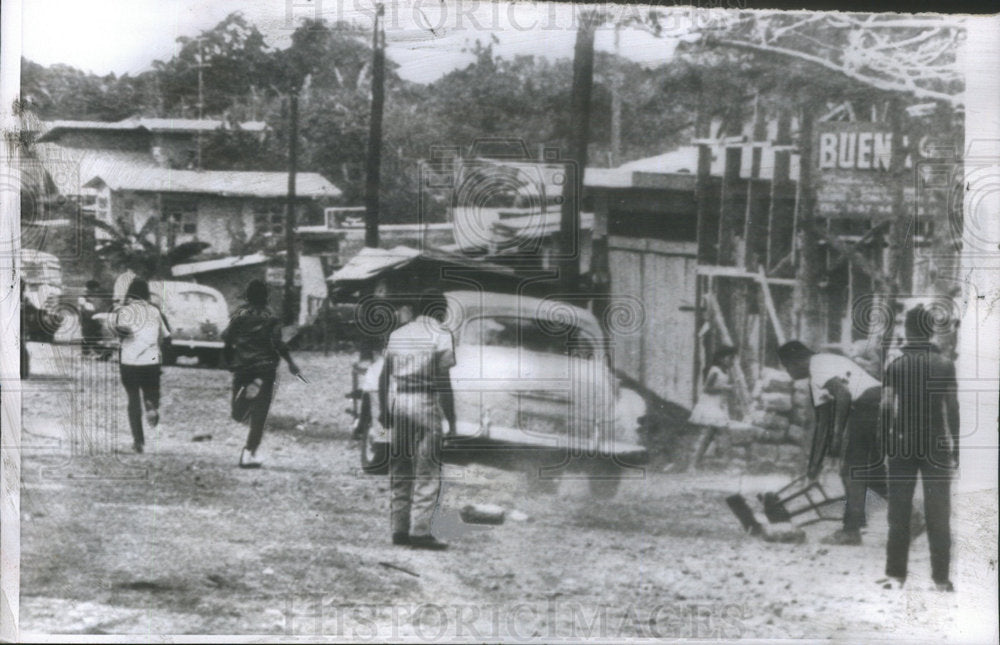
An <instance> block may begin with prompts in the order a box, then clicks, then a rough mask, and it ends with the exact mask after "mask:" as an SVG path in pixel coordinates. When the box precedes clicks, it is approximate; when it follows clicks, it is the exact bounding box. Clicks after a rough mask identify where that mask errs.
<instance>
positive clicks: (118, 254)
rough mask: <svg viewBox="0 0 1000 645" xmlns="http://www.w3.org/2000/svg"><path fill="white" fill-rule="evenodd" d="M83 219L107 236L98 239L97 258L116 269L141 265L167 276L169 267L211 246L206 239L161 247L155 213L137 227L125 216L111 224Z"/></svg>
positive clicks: (151, 273)
mask: <svg viewBox="0 0 1000 645" xmlns="http://www.w3.org/2000/svg"><path fill="white" fill-rule="evenodd" d="M84 221H85V223H87V224H89V225H91V226H93V227H94V228H95V229H100V230H101V231H103V232H105V233H107V234H108V236H109V237H108V238H107V239H104V240H99V241H98V243H97V249H96V251H97V256H98V257H99V258H101V259H102V260H103V261H105V262H107V263H108V265H110V266H111V267H112V268H115V269H120V268H124V267H130V266H140V267H142V268H143V269H145V273H147V274H148V275H149V276H150V277H151V278H169V277H170V267H172V266H174V265H175V264H182V263H184V262H187V261H188V260H190V259H191V258H193V257H195V256H196V255H198V254H199V253H201V252H202V251H204V250H205V249H207V248H208V247H209V246H211V245H210V244H208V243H207V242H184V243H182V244H177V245H175V246H173V247H171V248H169V249H163V248H162V247H161V245H160V240H159V235H157V232H158V225H159V223H160V220H159V218H158V217H150V218H149V219H147V220H146V222H145V223H144V224H143V225H142V227H140V228H139V229H138V230H136V228H135V226H134V225H133V223H132V222H130V221H128V220H127V219H125V218H118V220H117V221H116V222H115V223H114V224H110V223H108V222H105V221H104V220H101V219H98V218H97V217H94V216H93V215H88V216H86V217H85V218H84Z"/></svg>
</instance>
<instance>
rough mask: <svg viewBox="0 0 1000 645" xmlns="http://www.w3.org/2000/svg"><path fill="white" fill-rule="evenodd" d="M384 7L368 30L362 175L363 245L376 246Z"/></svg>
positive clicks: (380, 156)
mask: <svg viewBox="0 0 1000 645" xmlns="http://www.w3.org/2000/svg"><path fill="white" fill-rule="evenodd" d="M384 13H385V6H384V5H383V4H382V3H379V4H378V6H377V7H376V9H375V27H374V29H373V30H372V32H373V33H372V111H371V121H370V123H369V128H368V157H367V161H366V165H367V169H366V178H365V246H367V247H371V248H377V247H378V223H379V200H378V190H379V174H380V172H381V169H382V108H383V105H384V104H385V31H384V30H383V27H382V16H383V14H384Z"/></svg>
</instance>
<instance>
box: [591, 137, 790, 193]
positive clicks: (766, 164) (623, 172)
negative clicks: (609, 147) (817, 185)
mask: <svg viewBox="0 0 1000 645" xmlns="http://www.w3.org/2000/svg"><path fill="white" fill-rule="evenodd" d="M739 145H740V144H737V147H739ZM751 145H752V144H749V143H747V144H743V154H742V157H741V163H740V177H742V178H744V179H746V178H749V177H750V169H751V164H752V159H753V155H752V153H751V150H752V148H751ZM710 151H711V153H712V164H711V169H710V173H711V175H712V176H713V177H721V176H722V174H723V171H724V170H725V162H726V153H725V147H724V146H721V145H717V146H712V147H711V148H710ZM774 153H775V150H774V148H773V147H771V146H769V145H765V146H763V147H762V148H761V156H760V175H759V178H760V179H772V178H773V177H774V164H775V158H774ZM789 166H790V168H789V178H790V179H791V180H792V181H797V180H798V177H799V159H798V155H792V158H791V160H790V162H789ZM697 172H698V146H681V147H680V148H677V149H676V150H671V151H670V152H665V153H663V154H660V155H656V156H655V157H646V158H645V159H636V160H635V161H630V162H628V163H624V164H622V165H621V166H619V167H617V168H587V170H586V172H585V173H584V182H583V183H584V185H586V186H590V187H594V188H641V187H656V188H659V187H661V186H659V185H658V184H659V182H658V181H657V180H655V179H654V180H652V184H650V182H649V181H646V182H645V183H646V185H642V184H643V183H644V182H643V178H645V179H647V180H649V176H650V175H676V176H678V177H684V176H694V175H696V174H697Z"/></svg>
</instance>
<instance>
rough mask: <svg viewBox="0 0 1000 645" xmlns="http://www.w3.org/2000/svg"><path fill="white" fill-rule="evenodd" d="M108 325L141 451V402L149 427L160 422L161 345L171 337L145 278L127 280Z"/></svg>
mask: <svg viewBox="0 0 1000 645" xmlns="http://www.w3.org/2000/svg"><path fill="white" fill-rule="evenodd" d="M111 328H112V329H113V330H114V331H115V333H116V334H118V336H119V337H120V339H121V345H120V347H119V366H120V369H121V377H122V385H124V386H125V393H126V394H127V395H128V423H129V427H130V428H131V429H132V441H133V443H132V447H133V448H134V449H135V451H136V452H139V453H141V452H142V451H143V446H144V445H145V435H144V434H143V431H142V411H143V406H144V405H145V409H146V422H147V423H148V424H149V425H150V427H152V428H155V427H156V426H157V425H158V424H159V422H160V363H161V360H162V351H161V348H160V345H161V343H164V342H167V339H169V338H170V330H169V329H168V328H167V325H166V322H165V321H164V319H163V315H162V314H161V313H160V310H159V309H157V308H156V307H155V306H154V305H153V304H152V303H150V302H149V284H147V282H146V281H145V280H143V279H141V278H136V279H135V280H133V281H132V282H131V284H129V287H128V292H127V293H126V295H125V304H124V305H123V306H121V307H119V308H118V309H116V310H115V311H114V313H112V314H111ZM140 395H141V398H140Z"/></svg>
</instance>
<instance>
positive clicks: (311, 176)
mask: <svg viewBox="0 0 1000 645" xmlns="http://www.w3.org/2000/svg"><path fill="white" fill-rule="evenodd" d="M101 183H103V184H105V185H107V186H108V187H109V188H110V189H111V190H134V191H142V192H154V193H199V194H207V195H224V196H234V197H283V196H284V195H286V194H288V174H287V173H284V172H262V171H249V170H171V169H169V168H136V169H120V171H119V172H109V173H102V174H98V175H97V176H95V177H92V178H91V179H90V180H89V181H87V182H86V184H84V185H85V186H88V187H97V186H99V185H100V184H101ZM295 187H296V190H295V192H296V194H297V195H299V196H300V197H308V198H319V197H339V196H340V195H341V191H340V189H339V188H337V187H336V186H334V185H333V184H331V183H330V182H329V181H327V180H326V178H324V177H323V176H322V175H320V174H319V173H315V172H300V173H297V174H296V179H295Z"/></svg>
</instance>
